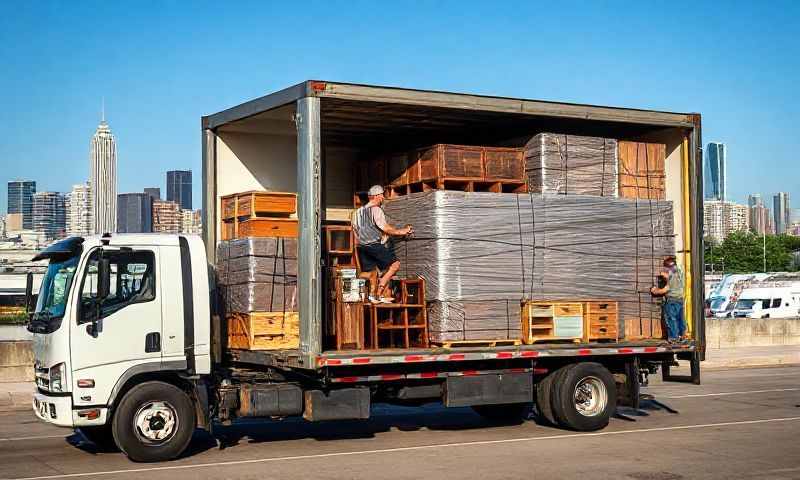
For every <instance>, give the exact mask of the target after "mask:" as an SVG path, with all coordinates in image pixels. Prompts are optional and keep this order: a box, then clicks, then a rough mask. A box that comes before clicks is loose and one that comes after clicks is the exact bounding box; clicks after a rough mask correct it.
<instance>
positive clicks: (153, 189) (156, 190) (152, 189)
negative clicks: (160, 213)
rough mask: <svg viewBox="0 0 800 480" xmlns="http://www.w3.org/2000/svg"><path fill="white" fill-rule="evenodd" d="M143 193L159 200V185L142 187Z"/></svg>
mask: <svg viewBox="0 0 800 480" xmlns="http://www.w3.org/2000/svg"><path fill="white" fill-rule="evenodd" d="M144 193H146V194H148V195H150V198H152V199H153V200H161V188H160V187H149V188H145V189H144Z"/></svg>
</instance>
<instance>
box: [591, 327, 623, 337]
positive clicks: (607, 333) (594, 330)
mask: <svg viewBox="0 0 800 480" xmlns="http://www.w3.org/2000/svg"><path fill="white" fill-rule="evenodd" d="M617 332H618V329H617V326H616V325H591V326H590V327H589V338H592V339H594V338H613V339H616V338H617Z"/></svg>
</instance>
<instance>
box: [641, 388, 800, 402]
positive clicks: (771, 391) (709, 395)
mask: <svg viewBox="0 0 800 480" xmlns="http://www.w3.org/2000/svg"><path fill="white" fill-rule="evenodd" d="M797 391H800V388H773V389H770V390H742V391H740V392H720V393H690V394H686V395H656V399H658V398H671V399H674V398H695V397H723V396H726V395H746V394H748V393H773V392H797Z"/></svg>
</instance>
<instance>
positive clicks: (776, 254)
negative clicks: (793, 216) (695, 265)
mask: <svg viewBox="0 0 800 480" xmlns="http://www.w3.org/2000/svg"><path fill="white" fill-rule="evenodd" d="M704 241H705V263H706V268H707V269H708V270H711V269H712V268H713V270H714V271H716V272H722V271H724V272H725V273H754V272H762V271H764V251H765V248H764V243H765V242H764V241H765V239H764V235H761V234H757V233H753V232H733V233H731V234H730V235H728V237H727V238H725V240H724V241H723V242H721V243H718V242H716V241H715V240H714V239H713V238H710V237H706V238H705V239H704ZM798 252H800V237H795V236H792V235H767V236H766V260H767V265H766V266H767V270H766V271H767V272H795V271H798V270H800V261H798V255H797V253H798Z"/></svg>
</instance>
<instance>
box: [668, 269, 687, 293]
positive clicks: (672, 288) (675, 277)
mask: <svg viewBox="0 0 800 480" xmlns="http://www.w3.org/2000/svg"><path fill="white" fill-rule="evenodd" d="M667 285H669V291H668V292H667V297H669V298H674V299H679V300H683V288H684V281H683V270H681V268H680V267H675V271H674V272H669V283H668V284H667Z"/></svg>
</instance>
